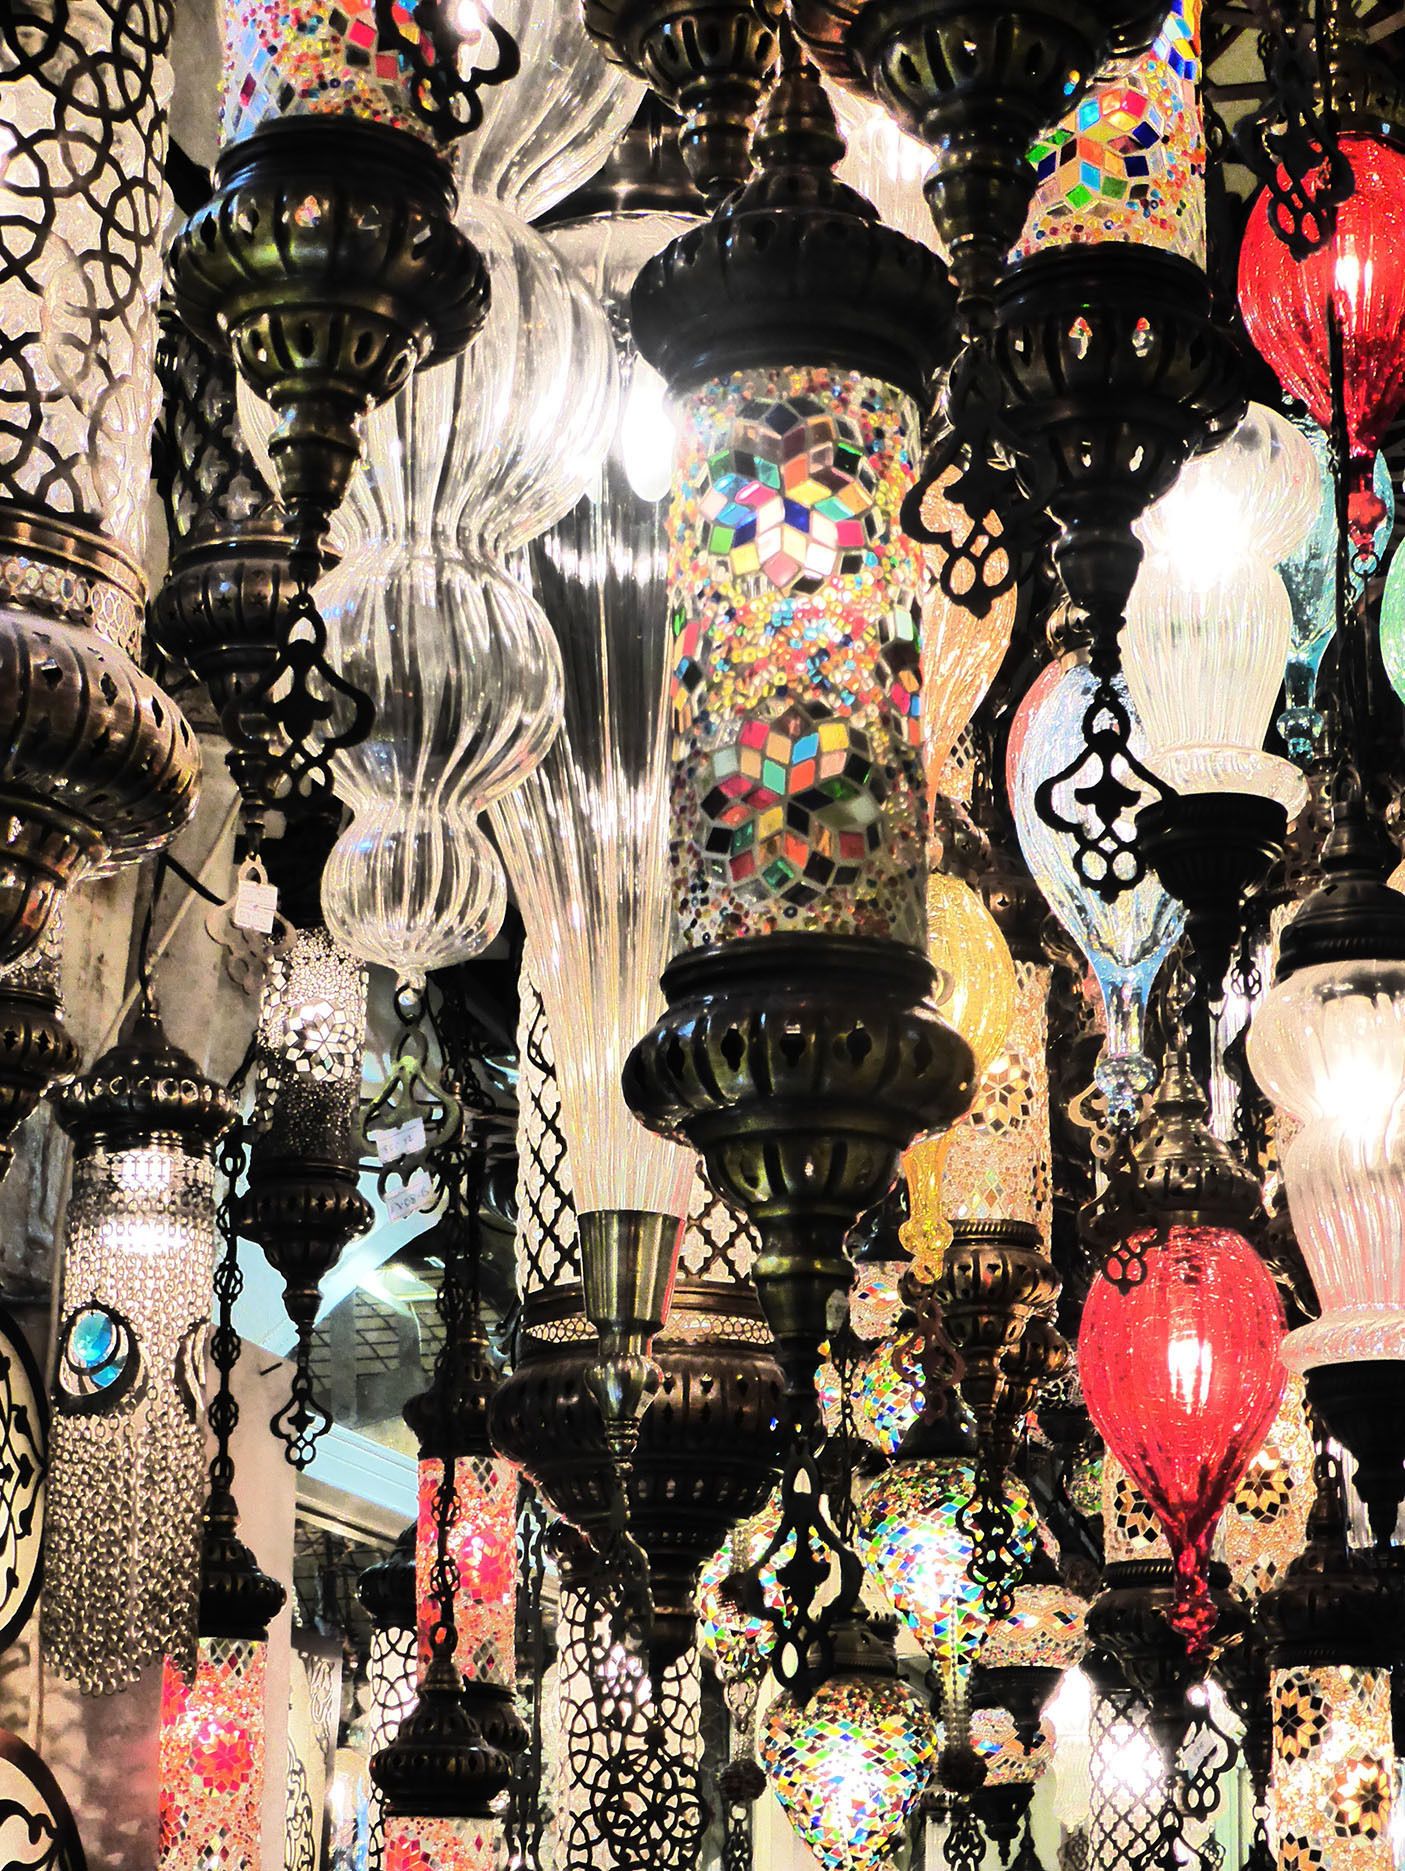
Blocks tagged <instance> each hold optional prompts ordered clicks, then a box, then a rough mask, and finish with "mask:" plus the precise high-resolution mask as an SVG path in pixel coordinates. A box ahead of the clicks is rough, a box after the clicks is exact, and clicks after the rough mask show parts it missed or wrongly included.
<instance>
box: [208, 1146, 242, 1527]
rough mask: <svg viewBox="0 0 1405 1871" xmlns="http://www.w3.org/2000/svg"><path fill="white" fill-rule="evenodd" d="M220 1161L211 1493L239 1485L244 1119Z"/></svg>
mask: <svg viewBox="0 0 1405 1871" xmlns="http://www.w3.org/2000/svg"><path fill="white" fill-rule="evenodd" d="M216 1160H217V1163H218V1167H219V1171H220V1175H221V1177H222V1178H223V1183H224V1186H223V1189H222V1192H221V1195H220V1200H219V1204H218V1206H217V1207H216V1209H215V1226H216V1227H217V1229H218V1230H219V1237H220V1240H221V1241H222V1242H223V1244H224V1251H223V1253H222V1254H221V1255H220V1257H219V1260H218V1261H217V1262H216V1264H215V1277H214V1289H215V1302H216V1308H215V1323H214V1327H213V1329H212V1330H211V1333H210V1362H211V1364H212V1365H213V1366H214V1367H215V1369H216V1370H217V1371H218V1372H219V1381H218V1383H217V1384H216V1386H215V1394H214V1396H213V1397H211V1399H210V1407H209V1411H208V1413H207V1414H208V1418H209V1424H210V1433H211V1435H212V1436H213V1437H214V1439H215V1452H214V1454H213V1456H212V1457H211V1458H210V1494H211V1496H212V1497H213V1496H215V1495H220V1494H228V1493H229V1492H230V1491H231V1490H232V1488H233V1486H234V1457H233V1455H232V1454H231V1452H230V1450H231V1444H232V1442H233V1439H234V1432H235V1430H236V1429H237V1428H238V1426H239V1405H238V1403H236V1401H235V1399H234V1391H233V1376H234V1367H235V1365H236V1364H238V1362H239V1357H240V1353H241V1352H242V1351H243V1349H244V1343H243V1340H242V1339H241V1338H240V1336H239V1333H238V1332H237V1331H236V1330H235V1327H234V1308H235V1305H236V1303H237V1302H238V1299H239V1295H240V1294H241V1293H242V1292H243V1290H244V1270H243V1268H242V1267H241V1266H240V1265H239V1226H238V1221H237V1218H236V1205H237V1199H238V1198H237V1190H238V1187H239V1183H240V1181H241V1180H242V1178H243V1176H244V1173H245V1171H246V1170H247V1169H248V1167H249V1143H248V1138H247V1136H246V1135H245V1128H244V1121H243V1119H242V1118H236V1120H235V1122H234V1123H233V1124H232V1125H231V1127H230V1128H229V1129H228V1130H227V1131H226V1132H225V1134H224V1137H223V1138H222V1140H221V1142H220V1145H219V1149H218V1153H217V1158H216Z"/></svg>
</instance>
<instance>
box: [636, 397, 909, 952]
mask: <svg viewBox="0 0 1405 1871" xmlns="http://www.w3.org/2000/svg"><path fill="white" fill-rule="evenodd" d="M685 415H686V423H685V429H684V435H683V440H682V443H681V447H680V457H679V465H678V470H677V474H676V478H675V484H674V497H673V504H672V509H671V512H670V519H669V593H670V598H669V602H670V628H671V631H672V639H673V647H672V673H671V695H672V710H673V727H674V750H673V755H674V772H673V786H672V840H671V860H672V866H673V875H674V882H675V886H676V892H677V898H678V902H679V906H680V912H681V932H682V936H683V941H684V943H685V945H686V946H688V947H699V946H702V945H704V944H706V943H709V942H715V941H722V940H726V939H729V938H732V937H738V936H748V935H766V934H774V933H776V932H783V931H788V930H806V929H826V930H838V931H843V932H849V933H860V934H870V935H883V936H891V937H894V938H896V939H897V940H900V941H905V942H910V943H912V944H913V945H914V946H917V945H918V944H920V943H921V941H922V936H923V911H924V905H923V901H922V886H923V878H924V871H925V860H924V836H925V826H926V796H925V781H924V778H923V773H922V759H921V741H922V721H921V676H920V659H919V653H918V622H917V619H918V613H919V600H920V594H921V591H922V588H923V585H924V582H925V568H924V564H923V560H922V555H921V552H920V550H919V549H918V548H917V547H916V546H914V545H913V544H912V543H911V542H910V541H909V540H907V539H905V538H904V537H903V535H902V534H901V532H900V531H899V530H898V524H897V516H898V509H899V507H900V505H901V503H902V500H903V497H904V495H905V494H906V492H907V490H908V488H909V487H910V486H911V485H912V481H913V472H914V463H915V460H916V453H917V448H918V435H917V425H916V413H915V411H914V409H913V407H912V404H911V403H910V402H909V400H908V399H907V398H906V397H904V396H903V395H901V394H900V393H899V392H898V391H895V390H893V389H891V388H889V387H888V386H887V385H885V384H882V383H878V382H876V381H874V380H873V379H872V378H868V377H863V376H860V375H858V374H857V373H844V372H830V371H826V370H820V369H804V370H801V369H795V370H771V371H748V372H737V373H734V374H733V375H731V376H729V377H726V378H721V379H718V380H716V381H714V382H712V383H709V384H707V385H705V386H704V387H703V388H702V389H701V390H699V391H698V392H697V393H696V394H695V395H694V396H693V397H692V398H691V399H690V400H689V403H688V405H687V407H686V411H685Z"/></svg>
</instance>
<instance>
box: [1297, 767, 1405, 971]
mask: <svg viewBox="0 0 1405 1871" xmlns="http://www.w3.org/2000/svg"><path fill="white" fill-rule="evenodd" d="M1396 860H1397V853H1396V851H1395V848H1394V846H1393V845H1392V844H1391V842H1390V838H1389V836H1388V835H1387V833H1386V830H1385V827H1384V826H1383V825H1382V824H1381V822H1380V820H1379V819H1378V818H1377V817H1376V816H1375V815H1374V814H1373V813H1372V812H1370V811H1369V810H1368V808H1367V805H1366V801H1365V799H1364V797H1363V795H1362V790H1361V781H1360V779H1359V778H1358V776H1357V774H1356V773H1355V771H1354V770H1353V769H1352V768H1350V767H1348V768H1346V769H1345V770H1344V771H1343V773H1342V774H1341V775H1340V776H1339V777H1338V780H1337V786H1336V797H1335V799H1334V801H1333V806H1332V830H1331V832H1330V834H1329V835H1328V838H1327V843H1326V845H1325V846H1324V847H1323V851H1322V877H1323V880H1322V883H1321V885H1320V886H1319V887H1318V888H1317V889H1316V890H1314V891H1313V893H1312V895H1311V896H1310V897H1308V899H1307V901H1306V902H1305V903H1304V904H1303V906H1302V908H1301V909H1300V910H1299V911H1298V913H1297V915H1296V916H1295V917H1294V918H1293V920H1292V921H1291V922H1290V923H1289V924H1288V925H1287V927H1286V928H1285V929H1284V931H1283V936H1282V939H1281V941H1280V943H1279V949H1278V974H1277V979H1278V980H1280V981H1286V980H1287V979H1288V977H1289V976H1290V975H1294V974H1297V973H1298V972H1299V971H1300V970H1301V969H1303V968H1315V967H1317V966H1318V965H1319V964H1321V963H1323V962H1343V961H1405V897H1403V896H1401V894H1400V892H1399V891H1398V890H1392V889H1391V888H1390V886H1389V885H1388V884H1387V883H1386V877H1387V876H1388V875H1389V873H1390V872H1391V871H1392V870H1393V869H1394V867H1395V864H1396Z"/></svg>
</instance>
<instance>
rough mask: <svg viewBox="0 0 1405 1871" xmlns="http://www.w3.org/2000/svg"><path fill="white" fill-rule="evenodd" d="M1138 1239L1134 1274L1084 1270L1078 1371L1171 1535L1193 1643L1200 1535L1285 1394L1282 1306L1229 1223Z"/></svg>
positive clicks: (1200, 1625) (1208, 1610) (1210, 1529)
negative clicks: (1126, 1278)
mask: <svg viewBox="0 0 1405 1871" xmlns="http://www.w3.org/2000/svg"><path fill="white" fill-rule="evenodd" d="M1144 1251H1145V1256H1146V1257H1145V1263H1144V1264H1145V1276H1144V1277H1143V1278H1142V1279H1141V1280H1140V1281H1138V1282H1137V1283H1136V1284H1133V1285H1131V1286H1128V1287H1126V1288H1124V1289H1121V1290H1119V1288H1118V1287H1116V1286H1114V1285H1113V1283H1112V1282H1111V1281H1110V1280H1109V1279H1108V1278H1107V1276H1106V1274H1100V1275H1099V1276H1098V1278H1097V1280H1095V1281H1094V1283H1093V1286H1092V1288H1091V1289H1090V1291H1089V1294H1088V1299H1087V1301H1086V1303H1085V1305H1084V1309H1083V1325H1082V1329H1081V1331H1080V1333H1079V1340H1078V1353H1079V1370H1080V1373H1081V1376H1082V1381H1083V1394H1084V1396H1085V1398H1086V1399H1087V1403H1088V1410H1089V1413H1090V1414H1091V1416H1092V1418H1093V1421H1094V1422H1095V1423H1096V1424H1097V1426H1098V1430H1099V1432H1100V1433H1101V1435H1102V1436H1103V1438H1104V1440H1105V1441H1106V1442H1107V1444H1108V1447H1109V1448H1110V1449H1112V1450H1113V1451H1114V1452H1115V1453H1116V1455H1117V1457H1118V1459H1119V1460H1120V1461H1121V1462H1123V1463H1124V1464H1125V1465H1126V1467H1127V1469H1128V1470H1129V1472H1130V1473H1131V1474H1132V1475H1133V1477H1134V1478H1135V1480H1136V1482H1137V1485H1138V1486H1139V1487H1140V1488H1141V1489H1142V1492H1143V1493H1144V1494H1145V1495H1146V1497H1147V1499H1148V1500H1149V1501H1150V1502H1151V1504H1152V1506H1153V1507H1154V1508H1155V1510H1156V1512H1157V1515H1158V1517H1159V1518H1160V1520H1161V1522H1162V1524H1163V1526H1164V1527H1165V1528H1166V1532H1167V1534H1168V1535H1169V1537H1170V1541H1171V1547H1172V1551H1173V1554H1174V1556H1175V1563H1176V1570H1177V1584H1178V1592H1177V1602H1176V1609H1175V1613H1174V1623H1175V1626H1176V1629H1177V1630H1179V1631H1180V1632H1181V1633H1182V1634H1183V1635H1184V1636H1185V1637H1186V1639H1187V1641H1188V1643H1189V1644H1190V1645H1191V1647H1192V1649H1195V1650H1199V1649H1203V1647H1204V1645H1205V1643H1206V1642H1207V1641H1208V1637H1209V1633H1210V1630H1211V1629H1212V1628H1213V1624H1214V1618H1215V1613H1214V1609H1213V1607H1212V1606H1211V1603H1210V1597H1209V1591H1208V1587H1207V1585H1206V1583H1205V1572H1206V1568H1207V1566H1208V1564H1209V1553H1210V1542H1211V1539H1212V1538H1213V1536H1214V1531H1215V1527H1216V1524H1217V1522H1218V1520H1219V1517H1220V1514H1221V1512H1222V1510H1223V1508H1224V1506H1225V1504H1226V1502H1227V1501H1228V1500H1229V1498H1230V1496H1231V1495H1232V1493H1233V1492H1234V1489H1235V1487H1236V1486H1237V1485H1238V1483H1239V1481H1240V1479H1241V1477H1242V1476H1243V1473H1244V1471H1245V1468H1246V1467H1247V1465H1248V1462H1249V1460H1250V1458H1251V1456H1252V1454H1253V1452H1254V1451H1255V1450H1256V1449H1257V1448H1258V1447H1259V1445H1260V1444H1261V1443H1262V1441H1263V1439H1264V1435H1265V1433H1266V1432H1267V1430H1268V1428H1269V1426H1270V1424H1271V1423H1272V1422H1273V1419H1274V1416H1275V1415H1276V1413H1277V1410H1278V1406H1279V1403H1280V1402H1281V1400H1282V1395H1283V1382H1284V1377H1283V1371H1282V1367H1281V1365H1280V1364H1279V1361H1278V1347H1279V1341H1280V1339H1281V1336H1282V1331H1283V1308H1282V1302H1281V1301H1280V1300H1279V1298H1278V1293H1277V1289H1276V1288H1275V1286H1274V1284H1273V1280H1272V1278H1271V1276H1270V1275H1269V1273H1268V1270H1267V1269H1266V1268H1265V1267H1264V1265H1263V1262H1262V1261H1261V1260H1260V1259H1259V1257H1258V1255H1257V1254H1255V1252H1254V1250H1253V1248H1252V1247H1250V1245H1249V1243H1248V1242H1247V1241H1246V1240H1245V1239H1244V1238H1243V1236H1242V1235H1239V1234H1236V1233H1235V1232H1234V1231H1233V1230H1232V1229H1228V1228H1223V1227H1215V1226H1213V1225H1199V1226H1196V1225H1190V1226H1185V1225H1179V1224H1172V1225H1170V1226H1169V1227H1167V1228H1165V1229H1164V1230H1163V1231H1162V1232H1161V1234H1160V1236H1159V1238H1157V1237H1156V1236H1155V1234H1154V1233H1153V1238H1152V1239H1151V1240H1150V1241H1149V1242H1148V1243H1147V1245H1146V1248H1145V1250H1144Z"/></svg>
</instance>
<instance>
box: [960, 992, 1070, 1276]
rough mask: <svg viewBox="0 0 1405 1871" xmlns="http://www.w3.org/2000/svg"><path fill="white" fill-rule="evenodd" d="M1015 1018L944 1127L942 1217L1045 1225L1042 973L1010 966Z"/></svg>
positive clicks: (1047, 1166) (1048, 1198)
mask: <svg viewBox="0 0 1405 1871" xmlns="http://www.w3.org/2000/svg"><path fill="white" fill-rule="evenodd" d="M1015 995H1016V999H1015V1017H1014V1021H1013V1023H1012V1025H1011V1027H1010V1031H1009V1033H1008V1034H1007V1035H1006V1039H1005V1043H1004V1045H1003V1046H1002V1048H1001V1050H1000V1051H999V1052H998V1053H997V1054H996V1056H995V1058H994V1059H993V1060H992V1061H991V1063H990V1065H989V1066H987V1068H986V1071H985V1076H984V1077H983V1078H982V1079H981V1082H980V1086H979V1088H978V1089H977V1092H976V1098H975V1103H974V1104H973V1105H972V1106H971V1109H970V1112H969V1113H968V1115H967V1116H966V1117H965V1118H964V1119H963V1120H962V1121H961V1123H959V1124H957V1125H955V1126H954V1127H953V1129H952V1131H951V1143H950V1147H949V1149H948V1151H947V1156H946V1164H945V1173H944V1176H943V1179H942V1199H943V1202H944V1204H945V1209H946V1215H947V1218H948V1220H950V1221H957V1220H963V1221H1026V1222H1029V1223H1031V1224H1032V1225H1033V1226H1034V1227H1036V1228H1037V1229H1038V1230H1039V1238H1040V1240H1041V1241H1043V1242H1044V1243H1045V1244H1046V1246H1047V1244H1048V1240H1049V1231H1050V1228H1051V1227H1052V1225H1053V1166H1052V1160H1051V1144H1050V1140H1049V1060H1048V1039H1049V1021H1048V1011H1047V1010H1048V999H1049V970H1048V969H1047V968H1045V967H1043V966H1042V965H1040V964H1039V963H1037V962H1028V961H1018V962H1016V963H1015Z"/></svg>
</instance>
